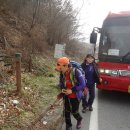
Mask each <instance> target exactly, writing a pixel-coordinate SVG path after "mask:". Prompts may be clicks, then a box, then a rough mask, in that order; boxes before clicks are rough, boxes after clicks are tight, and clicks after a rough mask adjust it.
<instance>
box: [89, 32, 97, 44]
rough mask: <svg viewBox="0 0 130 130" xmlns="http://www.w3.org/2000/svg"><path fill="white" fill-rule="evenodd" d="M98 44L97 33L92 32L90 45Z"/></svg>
mask: <svg viewBox="0 0 130 130" xmlns="http://www.w3.org/2000/svg"><path fill="white" fill-rule="evenodd" d="M96 42H97V33H95V32H94V31H92V33H91V34H90V43H91V44H96Z"/></svg>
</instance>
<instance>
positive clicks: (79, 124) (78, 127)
mask: <svg viewBox="0 0 130 130" xmlns="http://www.w3.org/2000/svg"><path fill="white" fill-rule="evenodd" d="M81 122H82V119H81V120H79V121H77V125H76V128H77V129H80V128H81V126H82V124H81Z"/></svg>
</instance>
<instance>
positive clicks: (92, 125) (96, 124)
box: [61, 90, 130, 130]
mask: <svg viewBox="0 0 130 130" xmlns="http://www.w3.org/2000/svg"><path fill="white" fill-rule="evenodd" d="M93 107H94V110H93V111H92V112H90V111H87V112H86V113H85V114H83V113H82V112H81V110H82V107H81V105H80V113H81V114H82V116H83V122H82V128H81V129H80V130H130V94H128V93H122V92H116V91H103V90H96V99H95V101H94V104H93ZM72 122H73V130H76V127H75V125H76V121H75V119H74V118H73V117H72ZM61 130H65V124H63V127H62V129H61Z"/></svg>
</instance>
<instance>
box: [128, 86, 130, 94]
mask: <svg viewBox="0 0 130 130" xmlns="http://www.w3.org/2000/svg"><path fill="white" fill-rule="evenodd" d="M128 93H130V85H129V86H128Z"/></svg>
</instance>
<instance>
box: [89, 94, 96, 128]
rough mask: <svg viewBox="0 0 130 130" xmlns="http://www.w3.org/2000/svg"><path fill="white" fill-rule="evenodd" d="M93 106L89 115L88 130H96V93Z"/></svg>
mask: <svg viewBox="0 0 130 130" xmlns="http://www.w3.org/2000/svg"><path fill="white" fill-rule="evenodd" d="M96 94H97V95H96V98H95V100H94V104H93V111H92V112H91V115H90V125H89V130H98V93H96Z"/></svg>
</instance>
